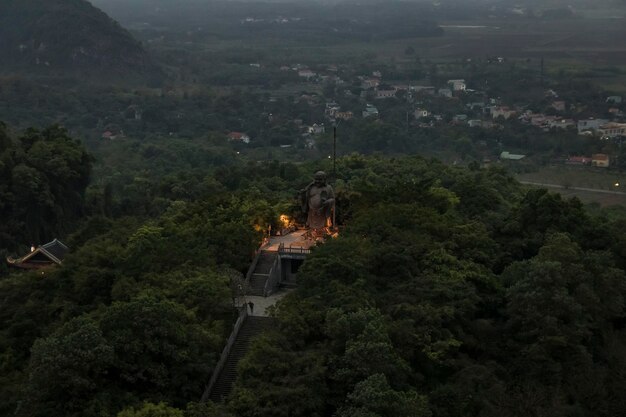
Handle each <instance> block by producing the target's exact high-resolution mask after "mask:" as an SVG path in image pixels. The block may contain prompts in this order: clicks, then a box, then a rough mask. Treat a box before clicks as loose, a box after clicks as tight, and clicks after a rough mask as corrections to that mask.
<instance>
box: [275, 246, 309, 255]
mask: <svg viewBox="0 0 626 417" xmlns="http://www.w3.org/2000/svg"><path fill="white" fill-rule="evenodd" d="M278 251H279V252H281V253H301V254H306V253H311V249H308V248H303V247H300V246H296V247H293V246H289V247H285V246H282V247H279V248H278Z"/></svg>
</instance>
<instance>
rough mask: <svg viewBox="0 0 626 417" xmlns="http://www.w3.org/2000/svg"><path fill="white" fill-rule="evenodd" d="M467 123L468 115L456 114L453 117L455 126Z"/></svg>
mask: <svg viewBox="0 0 626 417" xmlns="http://www.w3.org/2000/svg"><path fill="white" fill-rule="evenodd" d="M466 121H467V114H455V115H454V116H453V117H452V123H453V124H464V123H465V122H466Z"/></svg>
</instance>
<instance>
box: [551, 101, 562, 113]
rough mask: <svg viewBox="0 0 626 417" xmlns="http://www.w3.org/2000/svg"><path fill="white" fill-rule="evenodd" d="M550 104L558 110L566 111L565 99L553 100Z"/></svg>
mask: <svg viewBox="0 0 626 417" xmlns="http://www.w3.org/2000/svg"><path fill="white" fill-rule="evenodd" d="M550 106H551V107H552V108H553V109H554V110H556V111H565V102H564V101H563V100H557V101H553V102H552V104H551V105H550Z"/></svg>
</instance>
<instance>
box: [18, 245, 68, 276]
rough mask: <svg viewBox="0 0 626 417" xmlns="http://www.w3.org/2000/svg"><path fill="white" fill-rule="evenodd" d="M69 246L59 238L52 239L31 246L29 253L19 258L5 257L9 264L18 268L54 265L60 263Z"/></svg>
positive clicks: (41, 267)
mask: <svg viewBox="0 0 626 417" xmlns="http://www.w3.org/2000/svg"><path fill="white" fill-rule="evenodd" d="M67 252H69V248H68V247H67V246H65V245H64V244H63V243H62V242H61V241H60V240H58V239H54V240H53V241H52V242H48V243H46V244H45V245H41V246H39V247H34V246H32V247H31V248H30V253H28V254H26V255H24V256H22V257H21V258H18V259H14V258H12V257H8V258H7V263H8V264H9V266H12V267H14V268H20V269H43V268H49V267H51V266H55V265H61V264H62V263H63V259H64V258H65V255H66V254H67Z"/></svg>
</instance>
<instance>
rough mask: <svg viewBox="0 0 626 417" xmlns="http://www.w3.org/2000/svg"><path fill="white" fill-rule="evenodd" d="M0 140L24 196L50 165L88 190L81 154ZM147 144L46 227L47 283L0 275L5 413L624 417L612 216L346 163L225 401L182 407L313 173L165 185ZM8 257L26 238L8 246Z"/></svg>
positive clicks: (53, 135)
mask: <svg viewBox="0 0 626 417" xmlns="http://www.w3.org/2000/svg"><path fill="white" fill-rule="evenodd" d="M1 137H2V141H0V142H1V143H2V146H3V149H4V152H3V159H2V161H3V165H2V167H3V168H2V169H4V170H7V169H8V168H7V162H6V161H7V155H10V156H11V158H13V159H12V160H18V159H16V158H18V156H19V158H22V159H19V160H20V161H24V162H22V164H23V165H24V168H22V170H28V173H29V175H30V177H32V178H40V181H39V182H37V181H35V180H34V179H33V180H31V181H28V182H27V184H30V185H32V186H33V187H35V185H36V184H39V183H41V182H42V181H43V179H41V178H44V175H46V177H45V178H46V179H47V180H48V181H52V182H54V178H55V177H53V176H52V175H51V174H48V171H47V169H49V166H54V167H55V169H57V170H58V169H60V168H58V167H62V166H64V164H69V163H70V161H73V160H81V161H83V163H82V164H80V165H79V166H82V167H84V169H85V170H86V171H84V175H87V173H88V170H87V168H88V167H89V165H90V160H89V157H88V156H86V155H85V154H84V151H82V150H81V148H80V146H79V145H77V144H76V143H75V142H73V141H72V140H71V139H69V138H67V136H66V133H65V132H63V131H62V130H59V129H55V128H51V129H48V130H46V131H45V132H41V133H37V132H30V133H28V134H25V135H23V137H20V136H18V138H15V137H12V136H11V137H10V136H9V135H8V134H6V133H3V134H2V136H1ZM61 145H63V146H64V148H63V147H61ZM49 146H56V147H57V149H58V152H57V153H58V157H57V158H56V159H55V160H54V163H50V164H49V166H46V165H43V166H42V165H37V164H36V163H34V161H39V160H50V161H51V160H52V158H45V157H43V156H41V157H36V156H37V155H40V154H41V153H42V152H43V151H44V149H46V148H48V147H49ZM151 146H152V150H151V152H150V154H151V155H152V159H151V160H150V162H149V163H148V162H145V161H146V160H144V164H147V165H146V166H145V167H144V169H143V170H142V169H141V167H140V166H130V167H128V170H129V171H128V172H130V171H137V172H144V174H145V175H146V178H144V179H141V178H132V177H128V178H126V177H125V175H126V174H125V172H126V171H125V170H124V167H123V165H124V164H128V161H131V160H132V159H128V158H130V156H129V157H128V158H127V159H126V162H123V161H119V160H118V162H117V164H120V166H118V167H117V169H113V170H111V172H108V171H107V170H101V168H100V170H101V171H100V173H99V174H98V181H97V182H95V183H92V185H91V188H90V191H89V192H88V194H89V198H88V199H89V201H87V202H86V203H84V204H85V206H84V207H85V208H84V211H83V212H82V213H78V212H77V213H75V214H74V215H75V216H77V217H78V218H80V222H79V225H78V227H74V228H73V229H72V230H74V232H73V233H71V234H63V230H61V229H59V230H57V232H59V233H62V235H61V236H59V237H62V238H63V239H64V240H65V242H66V243H67V244H68V245H69V246H70V247H71V248H72V252H71V254H70V255H69V256H68V257H67V259H66V261H65V262H64V264H63V266H62V267H59V268H57V269H55V270H50V271H47V272H46V273H45V275H41V274H40V273H28V272H26V273H23V272H15V271H11V273H10V274H9V273H8V271H6V270H5V271H3V272H0V274H2V275H1V278H0V300H1V303H2V308H1V309H0V357H1V358H2V359H1V362H0V367H1V368H0V369H1V372H0V404H1V405H0V414H2V415H18V416H46V417H56V416H58V417H69V416H81V417H88V416H116V415H118V413H120V412H121V414H119V416H121V417H132V416H152V415H157V414H155V413H160V414H158V415H164V416H165V415H168V416H182V415H183V414H184V415H185V416H207V415H211V416H213V415H220V416H241V417H243V416H251V415H255V416H268V417H269V416H302V417H305V416H307V417H308V416H338V417H347V416H351V417H356V416H390V415H399V416H434V417H435V416H437V417H438V416H446V417H447V416H450V417H452V416H528V415H536V416H539V415H553V416H572V415H580V416H616V415H619V414H620V412H621V410H624V409H625V407H626V404H625V403H624V399H623V395H622V392H623V389H624V387H625V386H626V380H625V377H624V376H625V375H626V345H625V343H626V339H625V336H626V333H625V330H624V324H625V323H626V321H625V315H624V294H625V292H626V285H625V283H626V281H625V280H626V277H625V274H624V266H625V265H626V240H625V239H624V237H623V233H621V231H622V230H624V226H625V225H624V221H623V220H620V219H619V217H617V220H613V219H609V218H606V217H603V216H600V217H597V216H591V215H590V214H588V213H587V212H586V210H585V209H584V207H583V206H582V205H581V203H580V202H579V201H577V200H563V199H562V198H560V197H559V196H558V195H555V194H550V193H548V192H546V191H545V190H530V191H529V190H527V189H524V188H522V187H521V186H520V185H519V184H518V183H517V182H516V181H515V180H513V179H512V177H510V176H509V175H508V174H507V173H506V172H505V171H503V170H502V169H500V168H490V169H478V168H477V167H472V168H471V169H461V168H452V167H446V166H444V165H443V164H441V163H439V162H436V161H431V160H425V159H423V158H421V157H409V156H407V157H402V158H395V159H391V158H383V157H363V156H359V155H352V156H348V157H345V158H342V159H340V160H339V161H338V162H339V163H338V179H337V180H336V181H334V185H335V190H336V194H337V200H338V214H339V221H340V223H341V224H342V225H343V227H342V231H341V233H340V236H339V237H338V238H337V239H332V240H330V241H328V242H327V243H325V244H324V245H321V246H320V247H319V248H316V249H315V250H314V252H313V254H312V255H310V257H309V258H308V259H307V260H306V261H305V263H304V265H303V267H302V268H301V271H300V273H299V288H298V289H297V290H296V291H295V292H293V293H291V294H290V295H289V296H287V297H286V298H285V299H284V300H283V301H282V302H281V303H280V304H279V305H278V308H277V310H276V311H275V317H276V318H277V319H278V322H279V326H278V328H277V329H276V331H275V332H273V333H271V334H268V335H267V336H266V337H264V338H263V339H261V340H259V341H258V342H257V343H256V344H255V345H254V346H253V348H252V350H251V351H250V352H249V354H248V356H247V357H246V358H245V360H244V361H243V363H241V366H240V373H239V379H238V382H237V384H236V387H235V390H234V392H233V395H232V396H231V399H230V401H229V402H227V403H226V404H225V405H219V406H218V405H214V404H211V403H209V404H206V405H200V404H197V403H196V402H197V401H198V400H199V398H200V395H201V393H202V391H203V388H204V386H205V384H206V382H207V379H208V377H209V375H210V372H211V369H212V368H213V366H214V365H215V363H216V361H217V359H218V357H219V353H220V351H221V349H222V347H223V343H224V341H225V338H226V337H227V335H228V334H229V332H230V329H231V326H232V322H233V318H234V311H233V309H232V298H231V297H232V292H231V289H230V286H231V285H233V283H237V282H240V281H238V280H240V279H241V276H242V272H244V271H245V270H246V268H247V266H248V264H249V262H250V260H251V258H252V255H253V252H254V250H255V248H256V247H257V245H258V244H259V242H260V239H261V237H262V232H261V231H262V230H266V229H267V226H268V225H270V224H272V225H273V226H274V228H276V225H277V222H278V217H279V215H280V214H283V213H286V214H290V215H296V214H297V210H298V209H297V204H296V202H295V201H294V196H295V194H296V192H297V190H298V189H300V188H301V187H302V186H303V185H304V184H306V183H307V182H308V181H309V178H310V175H311V172H314V171H315V170H317V169H319V168H325V164H327V162H326V161H321V162H313V163H307V164H303V165H293V164H281V163H278V162H269V163H260V162H247V161H243V160H237V159H229V158H225V159H222V160H220V161H216V162H217V163H215V162H213V163H208V162H204V163H202V164H200V165H197V164H195V163H192V164H191V165H189V166H185V164H180V165H175V166H174V167H170V168H169V169H170V170H171V171H173V172H167V170H168V168H167V166H168V165H167V164H161V161H166V160H167V157H168V156H167V155H168V152H170V151H167V150H166V148H164V147H163V146H167V145H159V144H153V145H151ZM181 146H182V145H181ZM216 149H217V148H216ZM203 152H206V155H208V156H210V155H211V151H209V150H208V149H205V150H201V149H200V148H199V149H196V152H195V153H196V154H197V157H196V159H197V158H199V159H197V160H198V161H202V160H203V158H205V156H203ZM41 155H43V154H41ZM78 156H80V158H78V159H76V158H77V157H78ZM110 161H112V160H110ZM99 163H100V162H98V164H99ZM134 163H138V162H134ZM13 165H15V166H17V165H19V164H17V163H15V162H14V163H13ZM148 166H151V167H152V170H151V171H147V170H145V168H147V167H148ZM156 167H161V168H156ZM16 169H17V168H13V171H12V172H13V173H14V174H13V175H12V176H11V178H13V180H12V181H14V182H15V181H17V178H16V177H19V175H17V174H15V170H16ZM75 170H78V168H75ZM7 172H9V171H7ZM63 172H67V173H68V174H67V175H69V176H70V177H71V178H75V179H74V180H75V181H79V182H78V183H77V184H84V182H80V181H84V178H83V176H81V175H78V174H76V175H73V176H72V175H70V174H69V173H71V172H74V171H72V170H70V169H69V168H68V169H67V170H65V171H63ZM76 172H79V171H76ZM80 172H82V171H80ZM48 175H50V176H48ZM5 177H6V176H5V175H3V178H5ZM81 178H83V179H82V180H81ZM114 179H115V181H114ZM128 181H130V182H128ZM113 184H114V185H113ZM3 187H4V188H3V190H4V191H3V192H4V193H6V192H7V191H6V190H7V189H12V190H15V189H16V188H15V185H11V187H8V186H6V185H3ZM7 187H8V188H7ZM128 187H134V189H135V191H136V192H132V191H130V190H132V189H133V188H128ZM80 189H81V186H76V188H75V190H80ZM140 189H141V191H142V192H141V193H139V192H138V190H140ZM37 190H38V188H36V187H35V188H34V189H33V190H32V192H36V191H37ZM186 190H187V191H189V192H186ZM13 192H14V193H15V191H13ZM133 193H135V194H137V196H134V198H132V199H130V200H129V199H127V198H126V197H128V196H126V195H127V194H133ZM17 194H19V193H17ZM66 194H68V192H67V191H66V192H61V193H60V195H66ZM70 196H71V194H70ZM76 198H78V196H76ZM9 200H10V199H4V198H3V200H2V201H3V203H4V202H5V201H9ZM55 201H56V200H55ZM80 201H82V200H76V203H75V204H77V206H76V207H79V206H80ZM58 204H62V203H61V202H60V200H59V203H58ZM55 207H56V206H55ZM56 211H57V212H59V213H61V212H63V213H65V212H66V210H63V209H61V208H58V209H57V210H56ZM7 213H8V212H7ZM15 213H17V214H16V219H19V216H20V215H21V214H20V212H19V211H16V212H15ZM42 213H45V211H42ZM5 216H6V213H5ZM5 218H6V217H5ZM34 218H37V217H36V216H35V217H34ZM9 219H10V217H9ZM16 219H10V221H16ZM37 219H39V221H41V222H43V224H44V225H47V220H46V221H45V222H44V221H43V219H44V218H37ZM45 219H48V218H45ZM52 219H54V218H52ZM9 236H19V237H20V238H22V239H26V238H27V237H24V236H23V235H20V234H17V233H16V234H5V238H6V239H8V238H9ZM14 239H17V237H15V238H14ZM28 243H30V242H28ZM11 244H13V245H18V244H22V242H13V243H11V242H9V243H3V245H4V247H5V248H10V247H11ZM51 381H53V382H52V383H51ZM146 402H147V403H146ZM123 410H125V411H123Z"/></svg>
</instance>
